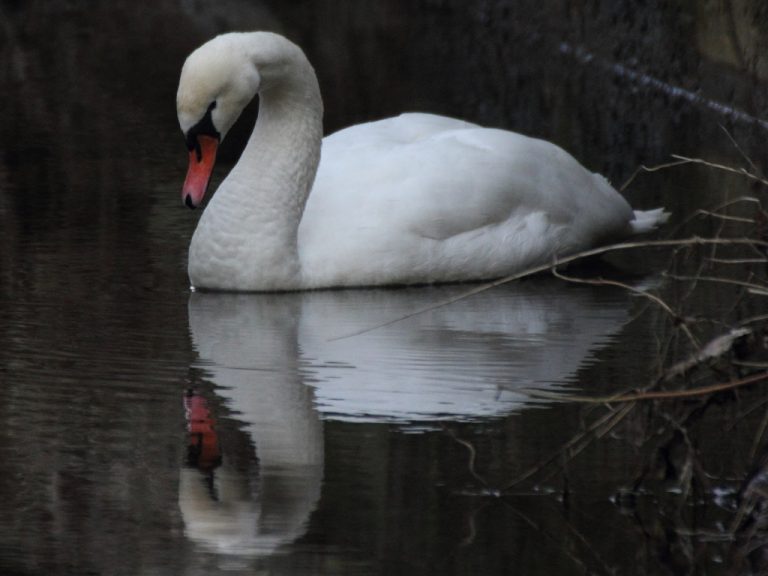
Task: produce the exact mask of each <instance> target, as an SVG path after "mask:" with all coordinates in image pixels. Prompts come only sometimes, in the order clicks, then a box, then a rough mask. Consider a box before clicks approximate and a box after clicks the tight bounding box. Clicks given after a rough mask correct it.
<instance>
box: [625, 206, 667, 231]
mask: <svg viewBox="0 0 768 576" xmlns="http://www.w3.org/2000/svg"><path fill="white" fill-rule="evenodd" d="M667 218H669V212H665V211H664V208H655V209H653V210H635V218H634V220H630V222H629V225H630V227H631V230H630V231H631V233H632V234H645V233H646V232H651V231H652V230H656V228H657V227H658V226H660V225H662V224H664V222H666V221H667Z"/></svg>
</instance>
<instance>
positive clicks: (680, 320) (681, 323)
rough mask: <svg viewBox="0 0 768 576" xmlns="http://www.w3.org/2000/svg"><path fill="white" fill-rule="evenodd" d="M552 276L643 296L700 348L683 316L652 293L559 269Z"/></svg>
mask: <svg viewBox="0 0 768 576" xmlns="http://www.w3.org/2000/svg"><path fill="white" fill-rule="evenodd" d="M552 274H553V276H555V277H556V278H560V279H561V280H565V281H567V282H573V283H575V284H590V285H592V286H615V287H618V288H623V289H624V290H628V291H629V292H632V293H633V294H636V295H638V296H642V297H643V298H647V299H648V300H650V301H651V302H654V303H655V304H656V305H658V306H659V307H660V308H661V309H662V310H664V311H665V312H666V313H667V314H669V315H670V316H671V317H672V320H673V322H674V323H675V324H677V325H679V326H680V328H681V329H682V330H683V332H685V335H686V336H688V339H689V340H690V341H691V343H692V344H693V345H694V346H696V347H697V348H698V347H699V346H700V344H699V341H698V340H697V338H696V337H695V336H694V335H693V333H692V332H691V330H690V328H688V325H687V324H686V323H685V320H684V318H683V316H682V315H681V314H678V313H677V312H675V311H674V310H673V309H672V308H671V307H670V306H669V304H667V303H666V302H664V300H662V299H661V298H659V297H658V296H656V295H655V294H651V293H650V292H646V291H644V290H638V289H637V288H635V287H634V286H630V285H629V284H625V283H624V282H618V281H617V280H605V279H604V278H595V279H590V278H575V277H573V276H565V275H564V274H561V273H560V272H558V270H557V268H552Z"/></svg>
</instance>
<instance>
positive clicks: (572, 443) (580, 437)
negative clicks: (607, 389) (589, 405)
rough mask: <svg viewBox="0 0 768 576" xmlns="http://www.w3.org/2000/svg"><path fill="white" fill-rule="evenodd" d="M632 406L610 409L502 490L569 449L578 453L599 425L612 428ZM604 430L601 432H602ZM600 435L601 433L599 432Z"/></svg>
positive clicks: (516, 483)
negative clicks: (581, 445)
mask: <svg viewBox="0 0 768 576" xmlns="http://www.w3.org/2000/svg"><path fill="white" fill-rule="evenodd" d="M633 407H634V404H627V405H625V406H622V407H621V408H619V409H618V410H613V409H612V410H610V411H609V412H608V413H607V414H606V415H604V416H602V417H601V418H599V419H598V420H597V421H595V422H593V423H592V424H591V425H590V427H589V428H588V429H587V430H586V431H584V432H582V433H580V434H577V435H576V436H574V437H573V438H571V439H570V440H569V441H568V442H566V443H565V444H563V445H562V446H561V447H560V448H559V449H558V450H557V451H556V452H554V453H553V454H550V455H549V456H548V457H547V458H545V459H544V460H542V461H540V462H539V463H538V464H536V465H535V466H532V467H531V468H529V469H528V470H526V471H525V472H523V473H522V474H520V475H519V476H518V477H517V478H515V479H513V480H512V481H510V482H508V483H507V484H506V485H505V486H504V487H503V488H502V491H507V490H509V489H510V488H512V487H513V486H516V485H518V484H520V483H521V482H525V481H526V480H528V479H529V478H530V477H531V476H534V475H535V474H537V473H538V472H539V471H541V470H542V469H544V468H545V467H546V466H547V465H549V464H550V463H551V462H553V461H555V460H557V459H559V458H560V457H562V456H563V455H564V454H567V453H569V451H570V450H572V449H574V450H575V452H572V453H571V454H572V456H573V455H575V454H578V453H579V452H580V451H581V450H583V448H584V447H586V445H587V444H588V443H589V441H590V440H589V436H591V435H595V434H596V431H597V430H599V429H600V428H601V427H603V426H606V427H607V428H606V430H610V429H612V428H613V427H614V426H615V425H616V424H618V423H619V422H620V421H621V420H622V419H623V418H624V417H625V416H626V415H627V414H629V412H630V411H631V410H632V408H633ZM604 433H605V431H604V432H603V434H604ZM601 435H602V434H601ZM585 438H587V441H586V442H585ZM581 442H585V443H584V446H583V447H581V448H579V447H578V445H579V443H581Z"/></svg>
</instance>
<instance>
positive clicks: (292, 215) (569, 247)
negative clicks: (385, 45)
mask: <svg viewBox="0 0 768 576" xmlns="http://www.w3.org/2000/svg"><path fill="white" fill-rule="evenodd" d="M223 53H226V54H228V56H229V58H231V60H232V61H231V62H229V64H228V66H227V68H228V69H230V70H237V69H243V74H248V73H250V74H252V68H253V67H254V66H255V67H256V69H257V70H258V75H257V77H258V79H259V81H260V82H261V84H262V85H261V90H260V96H261V100H260V109H259V120H258V121H257V125H256V128H255V130H254V134H253V135H252V137H251V139H250V141H249V143H248V145H247V147H246V150H245V151H244V152H243V155H242V157H241V159H240V161H239V163H238V165H237V166H236V167H235V168H234V169H233V170H232V172H231V173H230V175H229V176H228V178H227V179H226V180H225V181H224V182H223V183H222V184H221V186H220V187H219V190H218V191H217V192H216V194H215V196H214V197H213V199H212V200H211V202H210V203H209V205H208V207H207V209H206V211H205V212H204V214H203V217H202V218H201V221H200V223H199V225H198V229H197V230H196V232H195V235H194V237H193V240H192V244H191V246H190V260H189V271H190V278H191V280H192V283H193V285H194V286H196V287H200V288H209V289H229V290H285V289H307V288H323V287H333V286H371V285H384V284H408V283H428V282H446V281H459V280H477V279H486V278H493V277H498V276H502V275H506V274H511V273H514V272H515V271H519V270H521V269H523V268H525V267H526V266H530V265H534V264H537V263H541V262H543V261H546V260H548V259H551V258H552V257H553V256H554V255H563V254H568V253H572V252H575V251H578V250H582V249H585V248H588V247H591V246H594V245H595V244H597V243H600V242H604V241H607V240H611V239H615V238H621V237H622V236H627V235H629V234H632V233H639V232H645V231H648V230H651V229H653V228H654V227H655V226H656V225H657V224H658V223H659V222H661V221H663V219H664V218H665V214H664V213H663V211H660V210H659V211H650V212H642V213H633V211H632V209H631V208H630V206H629V204H628V203H627V202H626V201H625V200H624V199H623V198H622V197H621V196H620V195H619V194H618V193H617V192H616V191H615V190H614V189H613V188H612V187H611V186H610V185H609V184H608V182H607V181H606V180H605V179H604V178H603V177H602V176H599V175H596V174H592V173H590V172H589V171H587V170H586V169H585V168H584V167H582V166H581V165H580V164H579V163H578V162H577V161H576V160H575V159H574V158H573V157H572V156H570V155H569V154H567V153H566V152H565V151H563V150H562V149H561V148H559V147H557V146H555V145H554V144H551V143H549V142H545V141H543V140H537V139H533V138H528V137H526V136H522V135H519V134H516V133H513V132H508V131H504V130H497V129H489V128H481V127H479V126H477V125H474V124H470V123H467V122H463V121H460V120H454V119H451V118H446V117H441V116H435V115H431V114H413V113H412V114H403V115H401V116H398V117H395V118H389V119H385V120H380V121H377V122H370V123H366V124H359V125H356V126H352V127H351V128H347V129H345V130H342V131H340V132H337V133H335V134H333V135H331V136H328V137H326V138H325V139H323V140H322V144H321V117H322V101H321V99H320V94H319V89H318V88H317V81H316V78H315V77H314V72H313V71H312V68H311V66H310V65H309V63H308V62H307V61H306V58H305V57H304V56H303V54H302V53H301V51H300V50H299V49H298V48H297V47H296V46H295V45H293V44H291V43H290V42H288V41H287V40H285V39H284V38H282V37H280V36H277V35H274V34H268V33H252V34H228V35H224V36H220V37H218V38H216V39H214V40H213V41H211V42H209V43H208V44H206V45H203V46H202V47H201V48H199V49H198V50H197V51H196V52H195V53H193V55H192V56H190V60H188V62H187V64H185V68H184V71H183V72H182V79H181V82H180V86H179V102H185V103H187V102H192V101H195V102H200V103H201V104H199V105H198V113H197V117H198V118H201V117H202V114H203V113H204V112H205V108H206V107H207V106H208V104H209V103H210V102H211V101H213V100H215V99H216V98H219V99H220V98H225V99H226V100H227V101H238V102H240V101H243V100H246V99H248V98H246V97H245V96H244V95H243V94H234V95H233V94H226V95H224V96H222V95H221V88H218V87H217V88H211V87H210V86H208V87H206V86H205V83H204V79H205V68H206V62H211V65H212V66H213V65H214V64H213V63H215V62H217V61H220V60H221V58H222V54H223ZM193 59H194V63H193V65H192V64H190V61H192V60H193ZM238 60H241V62H240V63H239V64H238V62H237V61H238ZM275 62H278V63H279V65H275V64H274V63H275ZM211 74H212V75H213V77H216V78H217V81H216V83H217V86H218V84H223V85H225V86H229V85H244V84H245V85H247V84H248V83H243V82H240V83H239V84H236V83H234V82H233V83H230V84H227V83H226V82H223V83H222V82H221V80H220V76H221V66H218V67H217V69H216V71H215V72H213V71H212V72H211ZM185 75H186V78H185ZM189 78H194V80H190V79H189ZM206 90H207V91H208V92H209V94H208V95H207V96H202V97H201V96H200V93H203V94H205V93H206ZM243 90H245V89H243ZM189 92H193V93H194V95H193V96H191V95H190V94H189ZM250 96H251V97H252V96H253V94H251V95H250ZM237 114H239V111H238V112H237ZM190 115H191V113H190V110H189V109H188V107H186V106H185V108H184V110H183V118H184V122H185V123H186V124H187V125H188V124H189V120H188V118H189V117H190ZM192 116H194V114H192ZM181 117H182V112H181V111H180V118H181ZM232 122H234V120H233V119H232V118H227V119H226V120H219V123H221V124H227V128H228V126H229V125H231V123H232ZM214 123H215V124H216V118H215V117H214ZM321 146H322V155H321V158H322V161H321V162H320V164H319V168H318V169H317V173H316V177H315V179H314V183H313V176H314V172H315V167H316V165H317V154H318V152H319V150H320V147H321ZM310 189H311V194H309V198H308V200H307V193H308V192H309V191H310ZM305 202H306V204H305ZM302 209H303V211H302Z"/></svg>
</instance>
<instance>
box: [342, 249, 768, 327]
mask: <svg viewBox="0 0 768 576" xmlns="http://www.w3.org/2000/svg"><path fill="white" fill-rule="evenodd" d="M709 245H723V246H744V245H746V246H762V247H764V248H766V249H768V242H765V241H763V240H756V239H753V238H700V237H698V236H693V237H690V238H684V239H678V240H646V241H642V242H622V243H620V244H609V245H607V246H599V247H597V248H592V249H591V250H585V251H583V252H578V253H577V254H572V255H570V256H566V257H563V258H559V259H555V260H554V261H553V262H551V263H549V264H541V265H539V266H533V267H531V268H528V269H526V270H523V271H522V272H518V273H517V274H512V275H511V276H506V277H504V278H500V279H498V280H494V281H492V282H487V283H485V284H480V285H479V286H476V287H474V288H472V289H471V290H467V291H466V292H462V293H461V294H459V295H457V296H454V297H452V298H448V299H446V300H443V301H442V302H437V303H436V304H430V305H428V306H424V307H422V308H418V309H416V310H414V311H413V312H410V313H408V314H405V315H404V316H399V317H397V318H394V319H392V320H389V321H387V322H383V323H381V324H376V325H375V326H371V327H369V328H363V329H361V330H357V331H355V332H351V333H349V334H343V335H341V336H336V337H334V338H329V339H328V342H335V341H337V340H344V339H346V338H352V337H353V336H360V335H362V334H366V333H367V332H371V331H373V330H378V329H380V328H385V327H387V326H391V325H392V324H396V323H398V322H402V321H403V320H408V319H409V318H413V317H415V316H418V315H420V314H424V313H425V312H431V311H432V310H436V309H438V308H442V307H443V306H448V305H449V304H453V303H454V302H458V301H459V300H464V299H465V298H468V297H470V296H474V295H475V294H480V293H481V292H485V291H486V290H490V289H491V288H496V287H497V286H501V285H503V284H507V283H509V282H513V281H515V280H519V279H521V278H525V277H527V276H533V275H534V274H539V273H541V272H546V271H547V270H552V269H553V268H555V267H557V266H563V265H565V264H569V263H571V262H575V261H577V260H582V259H584V258H590V257H592V256H599V255H601V254H606V253H608V252H618V251H623V250H633V249H635V248H669V247H675V246H709Z"/></svg>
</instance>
